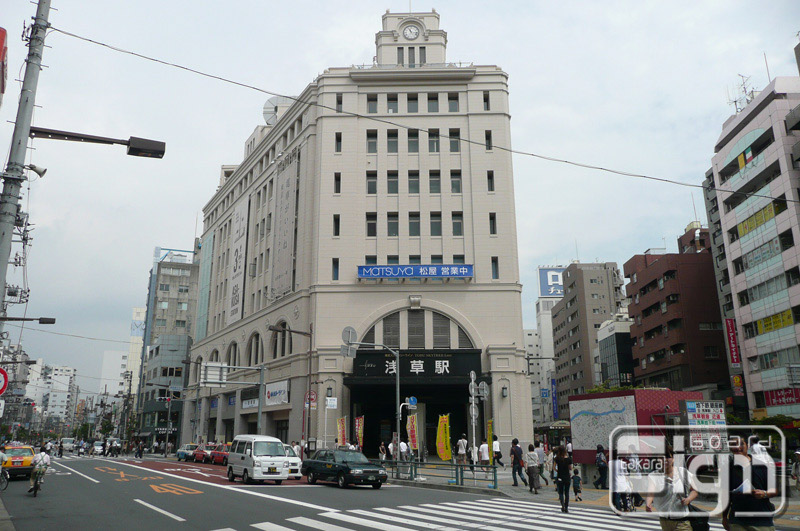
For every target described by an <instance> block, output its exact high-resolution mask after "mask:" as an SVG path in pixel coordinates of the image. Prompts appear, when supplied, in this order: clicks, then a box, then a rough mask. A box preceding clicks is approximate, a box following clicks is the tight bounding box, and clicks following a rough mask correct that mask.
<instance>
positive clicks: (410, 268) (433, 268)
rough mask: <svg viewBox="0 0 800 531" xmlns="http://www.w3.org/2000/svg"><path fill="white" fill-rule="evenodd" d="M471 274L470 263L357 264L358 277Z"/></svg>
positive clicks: (454, 275)
mask: <svg viewBox="0 0 800 531" xmlns="http://www.w3.org/2000/svg"><path fill="white" fill-rule="evenodd" d="M472 276H473V275H472V264H451V265H365V266H358V278H472Z"/></svg>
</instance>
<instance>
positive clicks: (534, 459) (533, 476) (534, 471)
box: [525, 444, 542, 494]
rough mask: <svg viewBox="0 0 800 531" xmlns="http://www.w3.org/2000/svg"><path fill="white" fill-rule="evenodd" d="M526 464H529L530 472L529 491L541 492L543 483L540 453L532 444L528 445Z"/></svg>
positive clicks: (528, 469) (528, 471) (528, 470)
mask: <svg viewBox="0 0 800 531" xmlns="http://www.w3.org/2000/svg"><path fill="white" fill-rule="evenodd" d="M525 464H526V465H527V466H528V468H527V469H526V472H527V473H528V492H533V493H534V494H539V489H540V488H542V485H541V483H539V454H537V453H536V450H535V449H534V447H533V445H532V444H529V445H528V453H527V454H525Z"/></svg>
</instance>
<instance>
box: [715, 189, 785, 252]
mask: <svg viewBox="0 0 800 531" xmlns="http://www.w3.org/2000/svg"><path fill="white" fill-rule="evenodd" d="M786 208H787V206H786V196H785V195H781V196H780V197H779V198H778V199H776V200H775V201H773V202H771V203H770V204H768V205H767V206H765V207H764V208H762V209H761V210H759V211H758V212H756V213H755V214H753V215H752V216H750V217H748V218H747V219H745V220H744V221H742V222H741V223H739V224H738V225H736V227H735V228H733V229H731V230H730V231H729V232H730V241H731V243H733V242H735V241H736V240H738V239H739V238H741V237H742V236H744V235H745V234H749V233H751V232H753V231H754V230H756V229H757V228H758V227H760V226H761V225H763V224H764V223H766V222H768V221H769V220H771V219H772V218H774V217H775V216H777V215H778V214H780V213H781V212H783V211H784V210H786Z"/></svg>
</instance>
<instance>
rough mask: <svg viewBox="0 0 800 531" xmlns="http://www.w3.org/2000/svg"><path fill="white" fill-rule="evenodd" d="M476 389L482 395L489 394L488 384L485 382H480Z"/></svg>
mask: <svg viewBox="0 0 800 531" xmlns="http://www.w3.org/2000/svg"><path fill="white" fill-rule="evenodd" d="M478 390H479V391H480V392H481V396H482V397H484V398H485V397H487V396H489V385H488V384H487V383H486V382H481V383H480V385H479V386H478Z"/></svg>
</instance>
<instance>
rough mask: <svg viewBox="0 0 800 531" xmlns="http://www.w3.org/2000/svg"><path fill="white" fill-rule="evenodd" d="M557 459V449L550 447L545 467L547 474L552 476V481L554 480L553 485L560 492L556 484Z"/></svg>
mask: <svg viewBox="0 0 800 531" xmlns="http://www.w3.org/2000/svg"><path fill="white" fill-rule="evenodd" d="M554 459H555V449H554V448H550V451H549V452H547V456H546V457H545V460H544V469H545V470H546V471H547V475H548V476H550V481H552V482H553V485H554V487H555V489H556V492H558V485H556V465H555V463H554V462H553V460H554Z"/></svg>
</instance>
